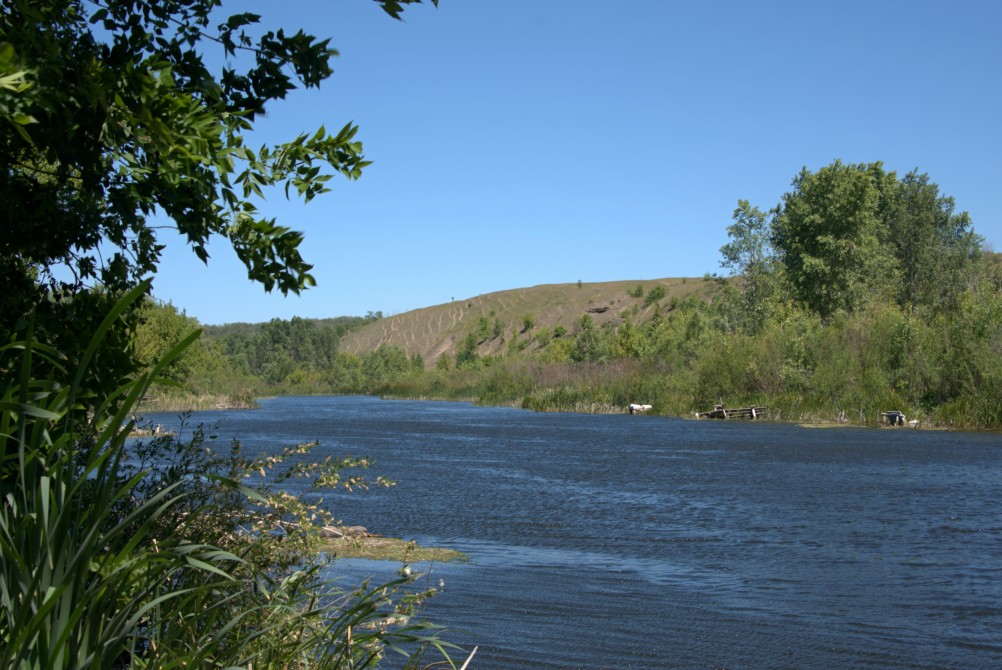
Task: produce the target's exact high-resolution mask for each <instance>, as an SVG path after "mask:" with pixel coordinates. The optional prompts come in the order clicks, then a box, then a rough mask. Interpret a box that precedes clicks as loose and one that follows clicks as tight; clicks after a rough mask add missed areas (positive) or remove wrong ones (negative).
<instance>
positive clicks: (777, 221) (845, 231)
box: [771, 161, 897, 316]
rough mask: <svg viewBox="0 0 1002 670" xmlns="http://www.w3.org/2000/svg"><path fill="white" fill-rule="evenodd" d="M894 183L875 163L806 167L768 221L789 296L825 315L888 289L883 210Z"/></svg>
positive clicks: (890, 262)
mask: <svg viewBox="0 0 1002 670" xmlns="http://www.w3.org/2000/svg"><path fill="white" fill-rule="evenodd" d="M896 183H897V182H896V179H895V176H894V173H888V172H886V171H885V170H884V168H883V164H881V163H879V162H878V163H869V164H844V163H842V162H841V161H835V162H834V163H832V164H831V165H828V166H825V167H823V168H821V169H820V170H818V171H817V172H813V173H812V172H810V171H808V170H807V168H804V169H803V170H802V171H801V173H800V174H799V175H797V177H796V178H795V179H794V180H793V191H791V192H789V193H787V194H785V195H784V196H783V204H782V207H781V209H780V211H779V213H778V214H777V215H776V217H775V218H774V220H773V225H772V239H771V241H772V244H773V246H774V247H775V249H776V251H777V252H778V253H779V258H780V260H781V262H782V263H783V265H784V267H785V270H786V276H787V279H788V281H789V283H790V286H791V288H792V290H793V294H794V297H795V298H796V299H798V300H800V301H802V302H803V303H804V304H806V305H807V306H808V307H810V308H811V309H812V310H814V311H816V312H817V313H819V314H821V315H822V316H828V315H831V314H833V313H834V312H836V311H838V310H848V311H852V310H855V309H857V308H858V307H860V306H862V305H863V304H865V303H866V302H867V301H868V300H869V299H871V298H873V297H875V295H878V294H882V293H886V292H893V290H894V281H893V276H894V267H895V262H894V257H893V253H892V250H891V249H890V248H889V247H888V245H887V244H886V241H887V236H886V228H885V226H884V221H885V220H886V213H887V211H888V209H889V208H890V207H891V206H892V202H893V196H894V192H895V186H896Z"/></svg>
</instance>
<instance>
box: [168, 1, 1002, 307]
mask: <svg viewBox="0 0 1002 670" xmlns="http://www.w3.org/2000/svg"><path fill="white" fill-rule="evenodd" d="M248 4H249V5H250V10H252V11H257V12H258V13H260V14H262V15H263V16H264V21H265V23H266V24H267V25H269V26H276V27H278V26H282V27H285V28H286V30H287V31H288V30H292V31H295V30H296V29H298V28H300V27H302V28H304V29H306V30H307V31H308V32H312V33H314V34H316V35H318V36H329V37H331V38H332V45H333V46H334V47H336V48H337V49H338V50H339V51H340V53H341V56H340V57H339V58H338V59H337V60H336V61H335V63H334V67H335V74H334V76H333V77H332V78H331V79H330V80H328V81H327V82H326V83H325V84H324V86H323V87H322V88H321V89H320V90H319V91H318V90H312V91H305V92H297V93H296V94H294V95H293V96H291V97H290V98H289V99H287V100H286V101H284V102H280V103H277V104H274V105H273V106H272V107H271V108H270V110H269V114H268V117H267V118H266V119H263V120H262V121H261V122H260V124H259V128H258V142H257V143H263V142H274V141H279V140H282V139H283V138H285V139H291V138H292V137H294V136H295V135H296V134H298V132H300V131H313V130H315V129H316V128H317V127H319V126H320V125H322V124H325V125H326V126H327V127H328V129H331V130H336V129H338V128H340V127H341V126H342V125H344V124H345V123H347V122H349V121H353V122H355V123H357V124H359V126H360V127H361V129H360V131H359V136H358V137H359V139H361V140H362V141H363V142H364V145H365V153H366V157H367V158H368V159H370V160H372V161H374V163H373V165H372V166H370V167H369V168H368V169H367V170H366V172H365V174H364V175H363V177H362V179H361V180H359V181H357V182H348V181H345V180H340V181H338V180H335V181H333V182H332V184H333V186H334V188H333V191H332V192H331V193H328V194H326V195H325V196H322V197H321V198H319V199H317V200H315V201H313V202H312V203H310V204H308V205H303V204H302V203H300V202H287V201H285V200H284V198H276V199H274V200H272V201H269V202H268V203H266V204H265V206H264V207H263V209H264V211H266V212H268V213H269V215H273V216H276V217H278V219H279V222H280V223H282V224H283V225H287V226H289V227H292V228H295V229H297V230H302V231H304V233H305V235H306V241H305V242H304V244H303V247H302V250H303V255H304V256H305V257H306V259H307V260H308V261H309V262H312V263H314V265H315V269H314V275H315V276H316V278H317V281H318V286H316V287H315V288H313V289H311V290H309V291H307V292H305V293H304V294H303V295H302V296H300V297H295V296H290V297H288V298H285V297H283V296H281V294H278V293H276V294H271V295H269V294H265V293H264V291H263V289H261V288H260V287H259V286H257V285H254V284H252V283H250V282H249V280H247V278H246V272H245V271H244V269H243V268H242V266H241V265H240V264H239V262H238V261H236V259H235V255H234V254H233V251H232V249H230V248H229V247H228V246H227V245H226V244H225V242H224V241H219V240H217V241H216V242H215V243H213V244H211V245H210V249H209V251H210V253H211V254H212V258H211V260H210V262H209V265H208V267H206V266H203V265H202V264H201V263H200V262H199V261H198V260H197V259H196V258H195V257H194V255H193V254H191V252H190V251H189V250H188V249H187V248H185V246H184V245H183V243H182V242H181V241H180V240H178V239H172V238H170V237H169V236H167V237H164V238H163V239H164V241H165V242H167V244H168V249H167V252H166V254H165V257H164V260H163V263H162V265H161V268H160V271H159V272H158V274H157V277H156V279H155V283H154V293H155V295H156V296H157V297H158V298H159V299H161V300H165V301H170V302H172V303H173V304H174V305H176V306H177V307H179V308H182V309H184V310H185V311H186V312H187V313H188V314H189V315H190V316H194V317H196V318H197V319H198V320H199V321H201V322H202V323H206V324H220V323H229V322H236V321H252V322H253V321H266V320H268V319H271V318H274V317H278V318H286V319H287V318H291V317H292V316H296V315H298V316H304V317H331V316H339V315H364V314H365V313H366V312H368V311H382V312H383V313H384V314H388V315H389V314H396V313H400V312H405V311H408V310H411V309H417V308H420V307H427V306H430V305H435V304H440V303H444V302H449V301H450V300H452V299H456V300H460V299H464V298H468V297H471V296H474V295H478V294H482V293H488V292H493V291H500V290H505V289H511V288H520V287H524V286H534V285H537V284H550V283H569V282H576V281H578V280H581V281H584V282H597V281H613V280H627V279H629V280H633V279H654V278H659V277H678V276H690V277H692V276H702V275H703V274H704V273H707V272H718V271H720V267H719V258H720V256H719V248H720V246H721V245H722V244H724V243H725V242H726V241H727V234H726V228H727V226H728V225H729V224H730V223H731V213H732V212H733V210H734V208H735V206H736V204H737V201H738V199H747V200H750V201H751V202H752V203H753V204H756V205H759V206H760V207H762V208H763V209H765V208H768V207H771V206H773V205H775V204H776V203H778V202H779V200H780V198H781V197H782V195H783V193H784V192H786V191H788V190H789V187H790V182H791V180H792V179H793V177H794V176H795V175H796V174H797V173H798V172H799V171H800V169H801V168H802V167H804V166H806V167H807V168H808V169H811V170H816V169H818V168H820V167H822V166H824V165H827V164H828V163H831V162H832V161H833V160H835V159H836V158H838V159H842V160H843V161H845V162H869V161H876V160H880V161H883V162H884V163H885V166H886V167H887V168H888V169H891V170H896V171H898V172H899V174H904V173H906V172H908V171H909V170H911V169H913V168H916V167H917V168H919V169H920V171H922V172H926V173H928V174H929V176H930V178H931V179H932V180H933V181H934V182H936V183H938V184H939V185H940V188H941V191H942V192H943V193H944V194H947V195H952V196H954V197H955V198H956V201H957V208H958V210H966V211H968V212H970V214H971V216H972V219H973V221H974V227H975V230H976V231H977V232H979V233H980V234H981V235H983V236H984V237H986V238H987V240H988V242H989V243H990V244H991V245H992V246H993V247H994V248H995V249H996V250H998V251H1002V200H1000V198H999V194H1000V192H1002V121H1000V119H1002V39H1000V37H999V30H1000V29H1002V3H1000V2H995V1H994V0H981V1H970V0H954V1H952V2H945V1H944V2H925V1H922V0H908V1H898V0H882V1H879V2H877V1H874V0H867V1H865V2H857V1H843V2H825V3H821V2H802V1H800V2H792V1H789V2H787V1H782V2H778V1H771V0H764V1H763V2H758V3H750V2H724V1H716V2H715V1H712V0H711V1H706V2H685V3H683V2H673V1H670V0H624V1H622V2H611V1H610V0H604V1H599V0H579V1H577V2H557V1H556V0H441V2H440V6H439V7H438V9H435V8H434V7H432V6H431V5H428V6H425V5H419V6H416V7H410V8H409V9H408V10H407V11H406V12H405V14H404V21H402V22H400V21H394V20H392V19H390V18H389V17H387V16H386V15H385V14H383V13H382V11H381V10H380V9H379V7H378V6H377V5H376V3H374V2H371V1H370V0H326V1H313V0H286V1H285V2H282V3H276V2H260V3H257V4H255V3H236V2H230V3H228V4H224V8H226V9H229V10H230V11H231V12H234V13H235V12H238V11H247V9H246V7H247V6H248ZM252 144H255V143H254V142H252Z"/></svg>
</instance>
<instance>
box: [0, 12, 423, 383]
mask: <svg viewBox="0 0 1002 670" xmlns="http://www.w3.org/2000/svg"><path fill="white" fill-rule="evenodd" d="M376 1H377V2H378V4H380V5H381V6H382V8H383V9H384V10H385V11H386V12H387V13H389V14H390V15H391V16H394V17H399V14H400V11H401V10H402V6H403V5H405V4H409V3H410V2H419V1H420V0H397V1H392V0H376ZM432 2H433V3H436V2H437V0H432ZM220 4H221V2H220V0H185V1H184V2H169V3H165V2H158V1H154V0H101V1H100V2H93V3H92V2H85V1H84V0H10V2H6V3H5V4H4V9H3V11H2V12H0V82H3V83H2V84H0V126H2V127H3V128H4V129H5V130H4V132H2V133H0V202H3V203H4V206H3V207H0V230H2V231H3V234H2V237H0V283H2V285H3V286H4V290H3V291H2V292H0V294H2V296H0V327H2V328H3V330H4V332H9V331H13V330H15V329H22V330H23V329H24V328H25V325H26V317H27V315H28V313H29V311H30V310H31V309H32V308H33V307H35V306H39V308H38V309H37V314H36V323H37V325H36V327H37V328H38V334H39V335H40V336H45V335H49V334H51V335H53V336H58V335H60V334H61V333H62V332H65V329H61V328H60V326H59V324H61V323H65V322H67V321H69V320H74V321H76V322H78V323H79V322H80V321H82V320H83V319H84V317H86V316H87V315H88V314H93V313H94V312H95V311H97V312H98V313H101V312H102V311H107V309H108V306H107V304H106V303H105V302H102V301H101V300H99V299H96V298H91V299H89V303H90V304H86V303H85V301H84V300H83V299H82V298H83V297H84V296H85V295H86V294H85V292H84V289H85V288H86V287H88V286H95V285H100V286H102V287H104V288H105V289H106V290H108V291H109V292H111V293H112V294H115V293H116V292H118V291H121V290H123V289H126V288H128V287H130V286H134V285H136V284H137V282H138V281H139V280H140V279H141V278H143V277H148V276H150V275H152V274H153V273H154V271H155V270H156V267H157V264H158V262H159V260H160V256H161V252H162V249H163V244H162V243H161V242H160V241H159V240H158V238H157V229H158V228H159V227H162V226H163V225H170V226H173V227H175V228H176V229H177V231H178V232H179V233H180V234H181V235H182V236H184V238H185V239H186V240H187V242H188V244H189V245H190V246H191V248H192V250H193V252H194V253H195V254H196V255H197V256H198V257H199V258H200V259H201V260H203V261H208V258H209V253H208V249H207V244H208V241H209V239H210V237H212V236H218V237H221V238H223V239H226V240H228V241H229V242H230V244H231V245H232V246H233V249H234V251H235V252H236V254H237V256H238V257H239V258H240V260H241V261H242V262H243V263H244V265H245V266H246V268H247V272H248V276H249V278H250V279H252V280H254V281H256V282H258V283H260V284H261V285H262V286H263V287H264V288H265V290H268V291H271V290H273V289H278V290H280V291H282V292H283V293H288V292H293V293H296V292H299V291H301V290H303V289H305V288H308V287H309V286H311V285H313V283H314V279H313V276H312V275H311V273H310V271H311V268H312V266H311V265H310V264H309V263H308V262H307V261H306V260H305V259H304V258H303V257H302V256H301V255H300V252H299V247H300V243H301V242H302V238H303V236H302V234H301V233H299V232H297V231H294V230H291V229H289V228H286V227H284V226H281V225H279V224H278V223H276V221H275V220H273V219H271V218H268V217H266V216H263V215H261V214H260V212H259V211H258V204H259V202H260V200H261V199H263V198H264V197H265V195H266V194H269V195H270V194H275V193H282V192H284V194H285V195H286V196H287V197H288V196H290V195H293V194H294V195H295V196H297V197H301V198H302V199H303V200H305V201H310V200H312V199H313V198H314V197H316V196H317V195H320V194H321V193H323V192H325V191H327V190H329V187H328V181H329V180H330V179H331V178H332V177H333V176H334V175H337V174H340V175H343V176H344V177H347V178H349V179H355V178H357V177H358V176H359V175H360V174H361V171H362V169H363V168H364V167H365V166H366V165H367V164H368V163H367V161H366V160H365V158H364V155H363V153H362V145H361V143H360V142H359V141H358V140H357V139H356V137H355V136H356V132H357V127H356V126H354V125H352V124H350V123H349V124H346V125H344V126H343V127H341V128H340V129H339V130H338V131H336V132H328V131H327V129H326V128H323V127H321V128H320V129H318V130H316V131H315V132H312V133H304V134H301V135H298V136H296V137H292V138H290V139H289V140H288V141H285V142H282V143H279V144H277V145H274V146H260V147H257V148H252V147H251V146H250V145H249V142H248V137H249V135H250V133H251V131H253V129H254V127H255V123H256V121H257V120H258V119H259V118H260V117H261V115H262V114H264V113H265V112H266V111H267V110H268V108H269V107H270V104H271V103H273V102H275V101H278V100H281V99H283V98H285V97H286V96H287V95H288V94H289V92H290V91H292V90H293V89H294V88H296V87H299V86H301V87H306V88H312V87H316V86H319V85H320V84H321V82H323V81H324V80H325V79H326V78H327V77H329V76H330V74H331V72H332V70H331V66H330V61H331V59H332V58H334V57H335V56H336V55H337V52H336V51H335V50H334V49H333V48H331V46H330V44H329V40H325V39H318V38H315V37H313V36H311V35H308V34H305V33H304V32H302V31H298V32H295V33H286V32H285V31H283V30H277V31H276V30H256V29H255V24H256V23H258V21H259V19H260V17H259V16H257V15H255V14H251V13H241V14H234V15H232V16H230V17H229V18H226V17H222V16H220V15H219V13H218V9H219V6H220ZM211 49H216V50H218V53H219V55H220V56H222V57H225V58H218V59H207V58H204V57H203V54H205V53H206V52H207V51H208V50H211ZM211 62H219V63H224V64H222V65H220V66H218V68H214V67H210V65H209V63H211ZM154 213H157V214H159V217H158V220H157V225H156V226H155V225H152V224H151V221H150V217H151V216H152V215H153V214H154ZM58 268H64V269H65V270H66V271H65V272H63V273H60V272H57V270H58ZM69 297H72V298H74V300H69V299H68V298H69ZM50 298H54V299H50ZM97 321H100V319H97ZM80 335H81V333H80V332H79V329H78V331H77V332H75V333H73V334H72V337H64V338H62V340H60V341H58V342H57V344H59V345H60V346H61V347H63V348H64V350H66V351H67V352H69V351H70V350H71V348H72V346H73V344H74V342H75V341H76V340H82V341H87V339H86V337H80ZM109 335H114V334H113V333H111V334H109ZM121 344H122V343H121V342H110V343H109V345H108V349H109V350H111V349H118V350H123V349H124V347H122V346H121ZM95 374H101V375H103V376H105V377H107V376H108V375H107V374H105V373H101V372H100V369H99V368H98V369H96V372H95Z"/></svg>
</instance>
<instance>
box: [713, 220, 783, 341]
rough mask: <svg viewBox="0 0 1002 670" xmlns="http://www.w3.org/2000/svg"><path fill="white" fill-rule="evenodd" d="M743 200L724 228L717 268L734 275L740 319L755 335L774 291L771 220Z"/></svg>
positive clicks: (775, 286)
mask: <svg viewBox="0 0 1002 670" xmlns="http://www.w3.org/2000/svg"><path fill="white" fill-rule="evenodd" d="M776 214H777V210H773V211H772V212H769V213H766V212H763V211H762V210H760V209H759V208H758V207H754V206H752V205H751V204H749V202H748V201H747V200H739V201H738V206H737V208H736V209H735V210H734V214H733V217H732V218H733V221H734V223H732V224H731V225H730V226H728V227H727V236H728V237H729V238H730V242H728V243H727V244H725V245H724V246H722V247H720V255H721V256H722V257H723V260H721V261H720V265H721V267H724V268H727V269H729V270H731V272H732V273H734V274H736V275H738V277H739V280H738V281H739V282H740V288H741V296H742V299H741V301H740V305H739V310H740V317H739V318H740V319H741V320H742V322H743V323H744V324H745V325H746V326H747V328H748V330H749V331H751V332H758V331H759V330H760V329H761V328H762V327H763V326H764V325H765V321H766V318H767V316H768V313H769V312H768V309H767V307H768V301H769V300H770V299H771V298H772V297H773V296H774V294H775V293H776V290H777V288H778V286H777V284H778V281H779V279H778V277H777V267H776V258H775V253H774V252H773V249H772V243H771V240H770V233H771V226H772V217H774V216H775V215H776Z"/></svg>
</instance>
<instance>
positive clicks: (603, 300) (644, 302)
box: [340, 278, 718, 367]
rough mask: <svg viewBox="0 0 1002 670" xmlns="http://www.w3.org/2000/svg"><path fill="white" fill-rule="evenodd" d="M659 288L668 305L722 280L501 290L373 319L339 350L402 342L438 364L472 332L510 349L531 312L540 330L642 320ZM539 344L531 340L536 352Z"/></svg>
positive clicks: (481, 350) (706, 292)
mask: <svg viewBox="0 0 1002 670" xmlns="http://www.w3.org/2000/svg"><path fill="white" fill-rule="evenodd" d="M658 286H660V287H663V290H664V292H665V295H664V297H663V298H661V299H660V300H659V301H657V302H659V303H660V304H661V305H670V304H671V302H672V301H673V300H675V301H682V300H685V299H686V298H689V297H692V296H695V297H696V298H698V299H704V300H708V299H709V298H710V297H711V296H712V295H713V293H714V292H715V291H716V290H717V289H718V286H717V284H716V282H714V281H710V280H704V279H703V278H699V279H691V278H675V279H652V280H643V281H638V280H632V281H615V282H599V283H581V284H545V285H541V286H533V287H530V288H520V289H513V290H509V291H498V292H496V293H488V294H485V295H481V296H477V297H474V298H469V299H467V300H455V301H453V302H450V303H446V304H444V305H436V306H434V307H425V308H423V309H417V310H413V311H410V312H405V313H403V314H397V315H395V316H390V317H385V318H382V319H379V320H376V321H373V322H372V323H369V324H367V325H365V326H363V327H361V328H358V329H356V330H353V331H352V332H350V333H347V334H346V335H344V337H343V338H342V339H341V343H340V350H341V351H343V352H347V353H352V354H356V355H360V354H365V353H367V352H370V351H373V350H375V349H376V348H378V347H379V346H380V345H382V344H390V345H396V346H399V347H401V348H402V349H404V351H406V352H407V354H408V356H414V355H415V354H419V355H420V356H421V357H422V358H423V359H424V361H425V365H426V366H427V367H433V366H434V364H435V361H436V360H437V359H438V357H439V356H441V355H442V354H448V355H450V356H454V355H455V354H456V352H457V350H458V349H459V347H460V346H461V345H462V344H463V342H464V340H465V339H466V337H467V336H468V334H469V333H471V332H472V333H477V338H478V342H479V346H478V351H477V353H478V354H479V355H481V356H488V355H496V354H498V353H502V352H504V351H505V350H506V349H507V348H508V346H509V345H510V343H511V342H512V340H513V339H514V338H515V337H517V336H519V335H522V336H523V340H525V339H526V338H525V337H524V335H525V334H526V329H525V323H526V319H527V317H528V318H529V319H530V320H531V322H532V324H533V325H532V328H531V329H530V330H531V331H533V332H541V331H543V330H544V329H549V331H550V332H552V331H553V329H555V328H557V327H558V326H563V327H564V328H566V329H567V330H568V331H569V332H573V331H574V327H575V324H576V323H577V322H579V321H580V319H581V317H582V316H584V315H586V314H587V315H589V316H591V318H592V319H593V320H594V322H595V324H596V325H597V326H602V325H603V324H605V323H610V322H611V323H613V324H619V323H622V322H623V321H624V319H625V315H627V314H628V315H629V317H630V318H631V319H632V320H633V321H634V322H635V323H643V322H644V321H647V320H648V319H650V318H651V317H652V316H653V315H654V313H655V310H656V309H657V306H656V303H654V302H650V300H649V297H650V295H651V291H652V289H656V287H658ZM638 287H639V288H640V289H641V290H638ZM484 322H486V329H485V328H484ZM485 330H486V332H484V331H485ZM523 346H526V345H525V343H523ZM534 346H535V345H534V344H532V343H531V342H530V343H528V344H527V348H528V349H530V350H531V349H532V348H533V347H534Z"/></svg>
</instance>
